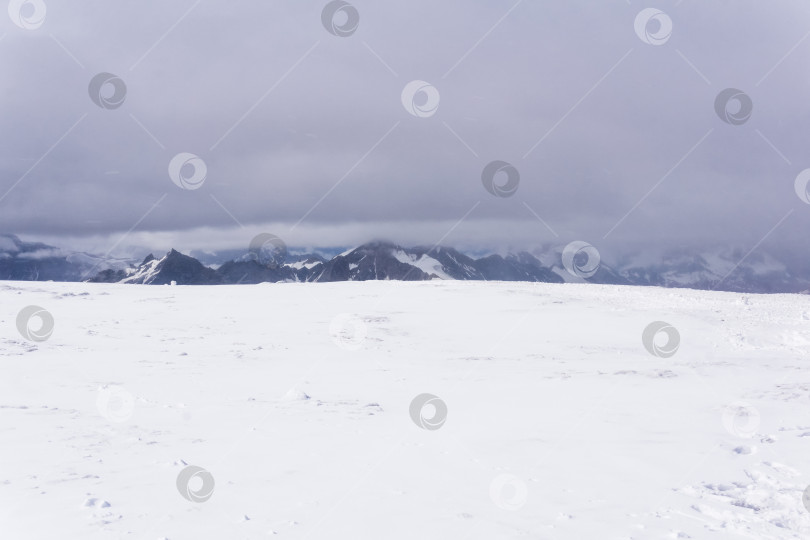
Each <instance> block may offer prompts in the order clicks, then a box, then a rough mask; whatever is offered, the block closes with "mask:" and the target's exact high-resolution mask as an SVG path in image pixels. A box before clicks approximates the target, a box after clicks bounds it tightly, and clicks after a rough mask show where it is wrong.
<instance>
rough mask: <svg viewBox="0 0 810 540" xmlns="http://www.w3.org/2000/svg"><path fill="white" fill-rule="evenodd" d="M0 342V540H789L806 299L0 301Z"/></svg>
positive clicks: (594, 296)
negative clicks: (51, 321)
mask: <svg viewBox="0 0 810 540" xmlns="http://www.w3.org/2000/svg"><path fill="white" fill-rule="evenodd" d="M29 306H38V307H39V308H41V309H40V310H39V311H38V312H37V310H36V309H34V310H30V309H29V310H26V308H28V307H29ZM21 314H22V315H24V316H21ZM31 314H33V315H31ZM50 317H52V320H53V332H52V334H50V335H48V331H49V328H47V327H48V325H49V320H50ZM21 319H22V320H21ZM657 323H661V324H657ZM663 323H666V324H663ZM40 326H42V328H40ZM0 328H2V331H0V339H1V340H2V345H0V366H1V368H2V377H0V538H3V539H13V540H17V539H25V540H27V539H37V540H39V539H57V538H58V539H83V540H85V539H87V540H92V539H119V538H120V539H132V540H141V539H142V540H158V539H169V540H180V539H209V538H210V539H254V538H256V539H258V538H271V537H274V538H290V539H301V540H303V539H318V538H331V539H335V538H338V539H363V538H368V539H382V538H384V539H400V538H401V539H414V538H420V539H450V538H457V539H479V538H480V539H492V538H532V539H541V540H542V539H571V540H582V539H596V538H599V539H608V540H610V539H617V540H619V539H622V540H624V539H658V538H661V539H667V538H673V539H677V538H695V539H711V538H717V539H735V538H756V539H800V538H804V539H806V538H808V537H810V511H808V510H807V509H806V508H805V505H804V504H803V492H804V491H805V489H806V488H807V486H808V485H810V369H809V368H810V365H809V364H810V302H808V296H803V295H754V294H738V293H727V292H707V291H694V290H688V289H661V288H655V287H630V286H615V285H594V284H551V283H505V282H471V281H425V282H400V281H367V282H338V283H279V284H258V285H238V286H234V285H223V286H197V287H195V286H156V287H155V286H152V287H150V286H139V285H121V284H90V283H49V282H4V283H2V284H0ZM645 330H646V332H645ZM808 504H810V502H809V503H808Z"/></svg>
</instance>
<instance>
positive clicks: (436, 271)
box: [0, 235, 810, 293]
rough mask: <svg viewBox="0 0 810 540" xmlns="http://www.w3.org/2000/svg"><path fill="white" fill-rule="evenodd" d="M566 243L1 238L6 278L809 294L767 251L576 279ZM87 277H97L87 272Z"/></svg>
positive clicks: (689, 258) (806, 280)
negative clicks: (221, 248) (445, 282)
mask: <svg viewBox="0 0 810 540" xmlns="http://www.w3.org/2000/svg"><path fill="white" fill-rule="evenodd" d="M562 252H563V246H551V247H547V248H545V249H542V250H538V251H536V252H534V253H528V252H525V251H524V252H520V253H514V254H507V255H505V256H502V255H496V254H492V255H486V256H483V257H480V258H477V259H475V258H472V257H470V256H468V255H465V254H463V253H461V252H459V251H458V250H456V249H453V248H450V247H414V248H405V247H402V246H399V245H397V244H394V243H391V242H385V241H375V242H369V243H367V244H363V245H361V246H359V247H356V248H353V249H349V250H346V251H344V252H343V253H340V254H338V255H336V256H334V257H332V258H329V259H325V258H323V257H322V256H320V255H315V254H304V255H298V256H292V257H290V256H288V257H287V259H286V260H282V261H274V262H272V264H270V263H269V262H268V263H267V264H262V263H260V262H258V261H257V259H256V257H255V256H251V254H250V253H247V254H242V255H241V256H239V257H237V258H236V259H234V260H230V261H228V262H225V263H224V264H222V265H221V266H219V267H217V268H211V267H208V266H206V265H204V264H202V263H201V262H200V261H199V260H197V259H196V258H194V257H190V256H188V255H184V254H182V253H180V252H178V251H176V250H171V251H170V252H169V253H167V254H166V255H165V256H163V257H162V258H159V259H158V258H155V257H154V256H152V255H150V256H149V257H147V258H146V259H145V260H144V261H143V262H141V263H140V264H137V265H130V264H127V263H126V261H122V260H116V259H104V258H101V257H94V256H92V255H88V254H84V253H69V254H65V253H62V252H61V251H60V250H58V249H57V248H54V247H52V246H47V245H45V244H40V243H27V242H22V241H20V240H19V239H18V238H17V237H16V236H10V235H2V236H0V279H11V280H21V281H44V280H54V281H92V282H103V283H138V284H147V285H165V284H171V283H173V282H174V283H177V284H180V285H219V284H241V283H262V282H273V283H274V282H280V281H284V282H332V281H368V280H402V281H424V280H430V279H451V280H481V281H531V282H544V283H564V282H566V283H583V282H590V283H601V284H612V285H648V286H659V287H683V288H693V289H715V288H716V289H718V290H727V291H737V292H754V293H774V292H794V293H796V292H802V291H806V290H808V289H810V275H804V273H801V272H796V271H791V270H790V268H789V267H788V266H787V265H786V264H784V263H782V262H780V261H779V260H777V259H775V258H774V257H772V256H770V255H768V254H766V253H754V254H749V256H747V257H746V253H745V252H743V251H742V250H735V249H731V248H725V249H721V250H719V251H716V252H711V251H708V252H702V253H696V252H694V251H689V250H684V249H681V250H669V251H667V252H661V253H651V252H644V253H640V254H637V255H634V256H628V257H625V258H623V259H621V260H620V261H618V263H616V264H615V266H611V265H608V264H606V263H604V262H601V264H600V265H599V266H598V268H597V269H596V271H595V273H593V275H590V276H589V277H587V279H585V278H583V277H578V276H577V275H574V274H572V273H571V272H569V271H568V270H567V269H566V268H565V266H564V265H563V262H562ZM808 274H810V271H809V272H808ZM88 276H93V277H92V278H89V277H88Z"/></svg>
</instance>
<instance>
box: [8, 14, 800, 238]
mask: <svg viewBox="0 0 810 540" xmlns="http://www.w3.org/2000/svg"><path fill="white" fill-rule="evenodd" d="M353 3H354V5H355V6H356V7H357V9H358V11H359V13H360V17H361V19H360V26H359V28H358V30H357V32H356V33H355V34H353V35H352V36H350V37H347V38H339V37H335V36H333V35H331V34H329V33H328V32H326V30H325V29H324V28H323V26H322V25H321V9H322V8H323V6H324V5H325V4H326V2H311V1H307V2H281V3H267V4H265V3H261V4H259V3H255V2H246V1H235V2H230V3H221V2H209V1H207V0H206V1H202V2H198V3H196V4H195V2H193V1H187V2H172V3H166V2H156V1H144V2H139V3H137V4H131V5H118V4H115V5H113V4H110V3H109V2H101V1H88V2H83V3H82V4H81V5H72V4H70V3H68V2H57V1H50V2H48V14H47V18H46V21H45V23H44V24H43V25H42V27H41V28H39V29H37V30H30V31H29V30H23V29H20V28H18V27H17V26H14V25H13V24H12V22H11V21H10V20H6V21H5V22H3V23H2V24H0V32H4V33H5V34H6V37H5V38H4V39H3V40H2V41H0V60H1V61H2V62H3V65H4V66H5V73H6V77H4V78H3V80H2V82H0V95H2V98H0V113H2V116H3V118H5V119H6V126H7V129H5V130H4V131H3V133H2V135H0V171H2V177H1V178H2V179H1V180H0V196H2V194H3V193H6V192H7V191H8V194H7V195H6V196H5V198H3V199H2V201H0V230H3V231H7V232H14V233H17V234H21V235H23V236H33V237H36V238H49V239H57V240H58V239H59V237H63V238H64V239H66V241H67V240H70V242H72V243H75V244H77V245H83V246H88V245H90V246H93V247H96V248H98V250H100V251H106V250H107V249H109V248H110V247H112V245H113V244H114V243H115V242H117V241H119V240H120V239H121V238H122V235H123V234H124V233H126V231H128V230H129V229H130V228H131V227H133V226H134V225H135V224H136V223H139V224H138V226H137V227H136V229H135V231H133V233H132V235H129V236H127V237H126V238H125V239H124V240H123V241H122V242H121V243H120V247H121V248H126V246H129V245H137V244H139V243H141V242H149V241H153V242H156V243H158V244H159V245H158V246H154V247H155V248H158V247H161V245H162V244H163V243H164V242H165V243H174V242H183V244H175V245H176V247H180V248H183V249H191V248H197V249H199V248H204V247H211V248H213V247H214V246H215V245H216V246H219V245H222V246H223V247H224V246H226V245H229V244H230V245H241V244H242V243H244V244H246V243H247V241H248V240H249V238H250V236H251V235H250V234H248V233H252V232H253V231H260V230H265V229H268V228H270V227H272V232H274V233H276V234H278V235H279V236H282V237H284V238H286V239H287V241H288V243H293V242H296V241H297V242H300V243H301V244H302V245H303V244H317V245H325V244H327V243H333V244H338V245H339V244H351V243H355V242H360V241H363V240H366V239H370V238H374V237H380V236H386V237H391V238H393V239H395V240H401V241H403V242H408V243H421V244H429V243H432V242H435V241H437V240H439V239H440V238H442V237H443V236H444V235H445V234H447V233H448V231H450V229H451V228H453V227H455V228H453V231H452V233H451V234H449V236H447V237H446V239H445V242H446V243H449V244H458V245H468V246H472V247H475V246H479V247H483V246H487V247H494V246H500V247H503V246H518V247H527V246H531V245H538V244H543V243H548V242H554V241H557V240H559V241H560V242H567V241H568V240H571V239H574V238H582V239H585V240H588V241H589V242H591V243H593V244H595V245H599V246H600V247H601V246H611V247H612V248H613V249H621V248H622V247H630V246H632V247H633V248H634V249H636V248H638V246H644V245H651V246H657V247H661V246H662V245H663V246H666V245H682V244H696V243H703V242H720V243H727V244H739V245H743V246H753V245H754V244H755V243H757V242H759V241H760V240H761V239H762V238H763V236H764V235H765V234H766V233H768V231H769V230H770V229H771V228H772V227H773V226H774V225H776V224H777V222H779V220H781V219H782V218H783V217H784V216H785V215H787V213H788V212H790V211H791V210H794V212H793V214H791V215H790V216H789V217H788V218H787V219H785V221H784V222H783V223H782V225H780V227H779V228H778V229H777V230H776V231H774V232H773V233H772V234H771V235H770V236H769V237H768V239H767V244H772V245H782V246H788V247H790V248H791V249H794V250H797V251H804V250H806V249H807V248H808V247H810V245H808V240H807V239H806V236H807V235H805V234H803V231H805V230H806V228H807V226H808V225H809V224H810V207H808V205H806V204H804V203H802V202H801V201H800V200H799V199H798V198H797V197H796V194H795V193H794V189H793V180H794V178H795V176H796V174H798V172H799V171H801V170H802V169H804V168H806V167H810V160H807V161H803V159H806V158H804V157H803V150H804V148H803V146H804V138H805V137H804V136H805V132H806V119H807V116H808V107H807V105H806V103H807V100H806V98H805V96H806V95H807V94H808V90H810V88H808V86H810V78H808V77H807V75H806V74H805V71H806V70H805V69H804V66H805V65H806V64H807V60H808V57H810V39H807V40H806V41H802V39H803V38H804V37H806V26H807V25H806V22H807V20H808V17H809V16H810V13H808V8H807V7H805V6H804V5H803V4H802V3H801V2H798V1H795V2H780V3H778V4H771V3H765V2H745V3H740V2H715V3H712V4H711V5H704V4H703V3H695V2H683V3H677V4H676V3H673V2H664V3H662V4H663V5H661V6H660V9H662V10H663V11H665V12H666V13H667V14H668V15H669V16H670V17H671V19H672V21H673V32H672V36H671V38H670V39H669V40H668V41H667V42H666V43H665V44H663V45H660V46H653V45H648V44H646V43H643V42H642V41H641V40H640V39H639V38H638V37H637V36H636V34H635V32H634V27H633V22H634V19H635V17H636V14H637V13H638V12H639V11H640V10H641V8H642V7H643V6H641V5H635V3H633V4H632V5H628V4H627V3H625V2H605V3H598V4H597V3H594V2H556V3H555V2H533V1H529V0H526V1H524V2H520V3H518V4H517V5H516V4H515V2H512V1H508V2H465V1H461V0H454V1H447V2H441V3H436V2H428V1H424V0H416V1H408V2H404V1H399V0H397V1H391V2H386V3H385V4H381V3H379V2H361V1H357V2H353ZM512 8H514V9H512ZM510 9H511V10H512V11H511V12H510V13H509V14H508V15H506V13H507V12H508V11H509V10H510ZM186 13H187V15H186V16H185V17H184V14H186ZM502 17H503V18H502ZM181 18H182V20H181ZM501 18H502V20H501ZM499 20H501V22H500V23H499V24H496V23H498V21H499ZM178 21H179V22H178ZM797 44H798V45H797ZM63 47H64V49H63ZM794 47H795V48H794ZM65 49H66V50H65ZM391 70H393V72H394V73H392V72H391ZM99 72H110V73H114V74H116V75H118V76H120V77H121V78H122V79H123V80H124V81H125V82H126V85H127V96H126V101H125V103H124V104H123V106H121V107H120V108H118V109H115V110H105V109H102V108H100V107H97V106H96V105H95V104H93V102H92V101H91V100H90V98H89V96H88V91H87V89H88V84H89V82H90V80H91V79H92V77H93V76H94V75H96V74H97V73H99ZM414 79H420V80H425V81H428V82H430V83H431V84H433V85H435V87H436V88H437V89H438V90H439V92H440V94H441V103H440V106H439V109H438V112H437V113H436V114H435V115H433V116H431V117H429V118H416V117H414V116H411V115H410V114H408V112H407V111H406V110H405V108H404V107H403V106H402V104H401V103H400V93H401V91H402V89H403V87H404V86H405V85H406V84H407V83H408V82H409V81H411V80H414ZM727 87H735V88H739V89H742V90H743V91H745V92H746V93H747V94H748V95H750V96H751V98H752V100H753V103H754V112H753V115H752V117H751V119H750V120H749V121H748V122H747V123H745V124H743V125H740V126H732V125H728V124H725V123H723V122H722V121H721V120H720V119H719V118H718V117H717V115H716V114H715V111H714V100H715V96H716V95H717V94H718V93H719V92H720V91H722V90H723V89H725V88H727ZM77 122H78V123H77ZM72 126H74V127H73V129H72V130H71V131H70V132H69V133H68V131H69V130H70V128H71V127H72ZM386 134H387V136H386ZM63 136H64V139H61V142H59V143H58V144H56V143H57V142H58V141H60V138H61V137H63ZM699 141H702V142H700V144H698V142H699ZM538 143H539V144H538ZM535 145H536V146H535ZM372 149H373V150H372ZM530 149H533V150H531V152H529V150H530ZM49 150H50V151H49ZM690 150H691V152H690ZM179 152H191V153H195V154H197V155H199V156H200V157H201V158H202V159H204V160H205V162H206V164H207V166H208V178H207V179H206V182H205V184H204V185H203V187H202V188H200V189H198V190H195V191H183V190H181V189H179V188H178V187H177V186H175V185H174V184H173V183H172V182H171V180H170V179H169V176H168V173H167V167H168V163H169V161H170V160H171V158H172V157H173V156H174V155H176V154H177V153H179ZM527 153H528V155H527ZM687 154H688V155H687ZM43 156H44V157H43ZM493 160H504V161H507V162H509V163H511V164H513V165H514V166H515V167H516V168H517V169H518V170H519V171H520V175H521V184H520V187H519V189H518V191H517V193H516V194H515V195H514V196H513V197H510V198H496V197H493V196H492V195H490V194H489V193H488V192H487V191H486V190H485V189H484V187H483V185H482V184H481V179H480V176H481V171H482V169H483V168H484V166H485V165H486V164H487V163H489V162H490V161H493ZM788 162H789V163H788ZM20 178H22V180H20ZM17 182H19V183H18V184H17V185H16V187H13V186H14V185H15V183H17ZM659 182H660V184H659ZM338 183H339V185H337V187H335V186H336V184H338ZM656 185H657V187H656ZM12 187H13V189H11V188H12ZM9 190H10V191H9ZM330 190H331V191H330ZM327 193H328V195H326V194H327ZM325 195H326V196H325ZM324 196H325V198H323V200H321V199H322V197H324ZM158 201H160V204H159V205H157V206H156V207H154V208H153V206H154V205H155V203H156V202H158ZM319 201H321V202H320V203H319V204H317V206H316V207H315V208H314V209H313V207H314V206H315V205H316V203H318V202H319ZM223 207H224V208H223ZM150 209H151V211H150ZM471 209H472V211H470V210H471ZM468 212H469V215H468V217H467V218H466V219H465V220H464V221H463V222H462V223H460V224H457V222H458V220H459V219H460V218H462V216H464V215H465V214H467V213H468ZM532 212H536V213H537V214H538V215H539V216H540V217H541V218H542V219H543V220H544V221H545V222H546V223H547V224H548V225H549V226H550V227H551V229H553V231H554V232H553V233H552V231H551V230H549V229H548V228H547V227H546V226H545V225H543V224H542V223H540V222H539V221H538V220H537V219H536V217H535V216H534V215H533V213H532ZM305 215H306V216H307V217H306V220H305V221H304V222H303V223H301V224H300V225H299V226H297V227H294V228H293V226H294V225H295V224H296V223H297V222H298V221H299V220H300V219H301V218H302V217H303V216H305ZM624 216H626V217H624ZM620 220H621V222H620ZM237 221H238V222H239V224H240V225H237V223H236V222H237ZM243 227H244V228H243ZM554 233H556V235H558V236H555V234H554ZM608 233H609V234H608ZM82 238H84V240H82ZM141 245H143V244H141ZM105 246H106V247H105Z"/></svg>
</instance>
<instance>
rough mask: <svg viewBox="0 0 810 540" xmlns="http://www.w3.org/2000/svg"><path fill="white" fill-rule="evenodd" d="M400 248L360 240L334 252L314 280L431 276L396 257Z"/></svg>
mask: <svg viewBox="0 0 810 540" xmlns="http://www.w3.org/2000/svg"><path fill="white" fill-rule="evenodd" d="M397 253H404V250H403V249H402V248H401V247H399V246H397V245H395V244H391V243H388V242H371V243H368V244H364V245H362V246H360V247H359V248H357V249H354V250H352V251H351V252H349V253H347V254H345V255H338V256H337V257H335V258H334V259H332V260H331V261H329V262H327V263H326V264H324V265H323V270H321V271H320V272H319V273H318V274H317V276H316V277H315V279H314V281H368V280H372V279H383V280H385V279H391V280H401V281H423V280H426V279H431V276H430V275H428V274H426V273H425V272H423V271H422V270H420V269H419V268H417V267H415V266H413V265H412V264H408V263H406V262H402V261H400V260H399V259H398V258H397V256H396V254H397Z"/></svg>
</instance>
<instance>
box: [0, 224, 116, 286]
mask: <svg viewBox="0 0 810 540" xmlns="http://www.w3.org/2000/svg"><path fill="white" fill-rule="evenodd" d="M128 264H129V262H128V261H126V260H122V259H113V258H105V257H98V256H95V255H90V254H88V253H81V252H67V251H63V250H61V249H59V248H56V247H53V246H49V245H47V244H43V243H40V242H23V241H22V240H20V239H19V238H18V237H17V236H15V235H13V234H0V279H4V280H16V281H51V280H52V281H83V280H86V279H88V277H90V276H95V275H96V274H97V273H99V272H102V271H105V270H113V271H114V270H123V269H124V268H126V267H127V266H128Z"/></svg>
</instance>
